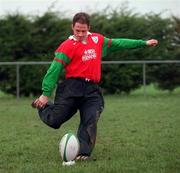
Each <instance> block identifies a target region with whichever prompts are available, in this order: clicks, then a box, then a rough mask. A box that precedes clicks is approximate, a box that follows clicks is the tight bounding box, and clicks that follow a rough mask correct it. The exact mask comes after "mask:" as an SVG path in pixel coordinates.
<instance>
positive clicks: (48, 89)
mask: <svg viewBox="0 0 180 173" xmlns="http://www.w3.org/2000/svg"><path fill="white" fill-rule="evenodd" d="M62 69H63V65H62V64H61V63H59V62H57V61H53V62H52V63H51V66H50V68H49V69H48V71H47V73H46V75H45V76H44V79H43V82H42V91H43V95H44V96H51V93H52V91H53V89H54V88H55V85H56V83H57V81H58V79H59V75H60V73H61V72H62Z"/></svg>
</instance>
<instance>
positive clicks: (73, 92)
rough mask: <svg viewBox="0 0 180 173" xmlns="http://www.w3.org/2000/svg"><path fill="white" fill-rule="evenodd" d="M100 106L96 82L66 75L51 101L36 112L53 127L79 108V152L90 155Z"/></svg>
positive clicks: (100, 101) (60, 123) (102, 105)
mask: <svg viewBox="0 0 180 173" xmlns="http://www.w3.org/2000/svg"><path fill="white" fill-rule="evenodd" d="M103 108H104V100H103V96H102V94H101V91H100V88H99V86H98V85H97V84H95V83H93V82H91V81H86V80H84V79H81V78H69V79H66V80H65V81H64V82H63V83H59V84H58V86H57V90H56V96H55V99H54V104H52V103H51V104H50V103H48V104H47V105H46V106H45V107H44V108H43V109H40V110H39V116H40V118H41V120H42V121H43V122H44V123H45V124H47V125H48V126H50V127H52V128H55V129H57V128H59V127H60V126H61V125H62V124H63V123H64V122H66V121H67V120H69V119H70V118H71V117H72V116H73V115H74V114H75V113H76V112H77V110H79V111H80V124H79V128H78V132H77V136H78V139H79V141H80V153H79V155H87V156H90V155H91V152H92V150H93V148H94V145H95V141H96V133H97V122H98V119H99V116H100V113H101V112H102V110H103Z"/></svg>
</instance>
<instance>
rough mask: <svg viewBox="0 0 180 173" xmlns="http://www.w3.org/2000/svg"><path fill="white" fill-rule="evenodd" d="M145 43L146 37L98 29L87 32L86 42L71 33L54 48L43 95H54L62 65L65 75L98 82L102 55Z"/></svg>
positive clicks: (45, 78)
mask: <svg viewBox="0 0 180 173" xmlns="http://www.w3.org/2000/svg"><path fill="white" fill-rule="evenodd" d="M144 46H146V41H143V40H132V39H120V38H118V39H109V38H106V37H104V36H103V35H101V34H97V33H88V38H87V43H86V44H85V43H82V42H80V41H77V40H76V39H75V38H74V37H73V36H70V37H69V38H68V39H67V40H66V41H64V42H63V43H62V44H61V45H60V46H59V47H58V48H57V49H56V51H55V57H54V60H53V62H52V63H51V66H50V68H49V69H48V71H47V73H46V75H45V77H44V79H43V83H42V90H43V95H45V96H50V95H51V93H52V91H53V89H54V88H55V85H56V83H57V82H58V80H59V75H60V73H61V72H62V69H63V68H65V77H66V79H67V78H70V77H81V78H87V79H90V80H92V81H94V82H97V83H98V82H99V81H100V79H101V59H102V57H104V56H106V55H107V54H109V53H111V52H114V51H118V50H123V49H133V48H139V47H144Z"/></svg>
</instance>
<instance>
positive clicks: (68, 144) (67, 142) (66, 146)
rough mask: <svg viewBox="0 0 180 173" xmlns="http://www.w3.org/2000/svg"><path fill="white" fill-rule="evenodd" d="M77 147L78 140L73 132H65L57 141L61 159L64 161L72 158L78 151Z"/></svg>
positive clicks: (78, 146)
mask: <svg viewBox="0 0 180 173" xmlns="http://www.w3.org/2000/svg"><path fill="white" fill-rule="evenodd" d="M79 148H80V145H79V140H78V138H77V137H76V135H74V134H73V133H67V134H65V135H64V136H63V137H62V139H61V141H60V143H59V151H60V154H61V158H62V160H63V161H65V162H69V161H72V160H74V159H75V158H76V156H77V155H78V153H79Z"/></svg>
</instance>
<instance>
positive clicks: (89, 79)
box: [32, 12, 158, 160]
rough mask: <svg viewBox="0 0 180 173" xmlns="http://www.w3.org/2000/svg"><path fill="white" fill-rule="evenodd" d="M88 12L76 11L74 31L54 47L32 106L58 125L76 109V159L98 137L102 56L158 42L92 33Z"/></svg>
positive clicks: (84, 154)
mask: <svg viewBox="0 0 180 173" xmlns="http://www.w3.org/2000/svg"><path fill="white" fill-rule="evenodd" d="M89 30H90V20H89V15H88V14H86V13H83V12H81V13H77V14H76V15H75V16H74V18H73V22H72V31H73V35H72V36H70V37H69V38H68V39H67V40H66V41H64V42H63V43H62V44H61V45H60V46H59V47H58V48H57V50H56V51H55V58H54V60H53V62H52V64H51V66H50V68H49V69H48V71H47V73H46V75H45V77H44V79H43V82H42V91H43V93H42V95H41V96H40V97H39V98H38V99H36V100H35V101H34V102H33V103H32V106H33V107H35V108H37V109H38V112H39V116H40V118H41V120H42V121H43V122H44V123H45V124H47V125H48V126H50V127H52V128H55V129H57V128H59V127H60V126H61V125H62V124H63V123H64V122H66V121H67V120H69V119H70V118H71V117H72V116H73V115H74V114H75V113H76V112H77V110H79V111H80V124H79V128H78V132H77V136H78V139H79V141H80V151H79V155H78V157H77V160H87V159H89V157H90V155H91V153H92V150H93V148H94V145H95V141H96V133H97V122H98V119H99V117H100V114H101V112H102V111H103V107H104V101H103V96H102V94H101V90H100V88H99V86H98V83H99V82H100V79H101V57H104V56H105V55H107V54H108V53H110V52H114V51H117V50H122V49H132V48H138V47H145V46H156V45H157V43H158V41H157V40H154V39H152V40H147V41H143V40H131V39H109V38H106V37H104V36H103V35H101V34H97V33H90V32H89ZM63 68H65V78H66V79H65V81H64V82H63V83H58V84H57V89H56V95H55V99H54V103H53V104H52V103H50V102H49V101H48V97H49V96H51V93H52V91H53V89H54V88H55V85H56V83H57V82H58V78H59V74H60V73H61V71H62V69H63Z"/></svg>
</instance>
